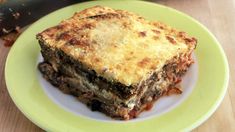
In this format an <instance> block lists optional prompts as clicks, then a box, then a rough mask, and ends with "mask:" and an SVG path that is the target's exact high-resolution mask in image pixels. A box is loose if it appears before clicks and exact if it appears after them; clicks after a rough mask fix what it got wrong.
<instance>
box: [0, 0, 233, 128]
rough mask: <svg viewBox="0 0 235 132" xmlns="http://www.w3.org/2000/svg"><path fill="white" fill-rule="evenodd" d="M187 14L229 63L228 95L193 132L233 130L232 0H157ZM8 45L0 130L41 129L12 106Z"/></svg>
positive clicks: (0, 58)
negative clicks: (206, 31)
mask: <svg viewBox="0 0 235 132" xmlns="http://www.w3.org/2000/svg"><path fill="white" fill-rule="evenodd" d="M155 2H157V3H160V4H163V5H167V6H169V7H172V8H175V9H178V10H180V11H182V12H185V13H187V14H189V15H190V16H192V17H194V18H196V19H197V20H198V21H200V22H201V23H202V24H204V25H205V26H206V27H207V28H208V29H209V30H210V31H211V32H212V33H213V34H214V35H215V36H216V37H217V38H218V40H219V42H220V43H221V45H222V46H223V48H224V51H225V53H226V55H227V58H228V61H229V66H230V81H229V87H228V91H227V94H226V96H225V98H224V100H223V102H222V104H221V105H220V106H219V108H218V109H217V110H216V112H215V113H214V114H213V115H212V116H211V117H210V118H209V119H208V120H207V121H206V122H205V123H203V124H202V125H201V126H199V127H198V128H196V129H195V130H194V131H195V132H197V131H198V132H205V131H206V132H211V131H212V132H216V131H218V132H220V131H224V132H230V131H235V0H156V1H155ZM9 49H10V48H9V47H4V46H3V45H2V44H0V78H1V80H0V131H1V132H8V131H10V132H11V131H12V132H13V131H19V132H21V131H27V132H30V131H38V132H40V131H43V130H42V129H40V128H39V127H37V126H36V125H34V124H33V123H32V122H30V121H29V120H28V119H27V118H26V117H25V116H24V115H23V114H22V113H21V112H20V111H19V110H18V109H17V108H16V106H15V105H14V103H13V102H12V100H11V98H10V97H9V94H8V92H7V89H6V84H5V79H4V64H5V60H6V57H7V53H8V51H9Z"/></svg>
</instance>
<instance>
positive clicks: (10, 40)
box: [1, 26, 21, 47]
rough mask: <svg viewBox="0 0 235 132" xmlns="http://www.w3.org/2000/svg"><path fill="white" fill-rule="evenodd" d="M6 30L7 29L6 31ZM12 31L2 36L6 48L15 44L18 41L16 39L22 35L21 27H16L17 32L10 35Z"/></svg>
mask: <svg viewBox="0 0 235 132" xmlns="http://www.w3.org/2000/svg"><path fill="white" fill-rule="evenodd" d="M5 30H6V29H5ZM9 32H10V31H7V30H6V32H5V33H7V34H6V35H4V36H1V39H2V40H3V44H4V46H6V47H10V46H12V45H13V44H14V42H15V41H16V39H17V38H18V37H19V35H20V34H21V30H20V27H19V26H16V27H15V30H14V31H13V32H11V33H9Z"/></svg>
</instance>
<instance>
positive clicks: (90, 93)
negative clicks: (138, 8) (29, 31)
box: [36, 6, 197, 120]
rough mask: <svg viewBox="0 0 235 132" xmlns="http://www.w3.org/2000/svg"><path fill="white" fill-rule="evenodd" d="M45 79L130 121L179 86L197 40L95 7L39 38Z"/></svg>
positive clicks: (94, 108) (133, 16)
mask: <svg viewBox="0 0 235 132" xmlns="http://www.w3.org/2000/svg"><path fill="white" fill-rule="evenodd" d="M36 38H37V39H38V41H39V45H40V47H41V53H42V56H43V58H44V60H43V62H41V63H39V65H38V68H39V70H40V71H41V73H42V75H43V77H44V78H45V79H46V80H48V81H49V82H50V83H51V84H52V85H54V86H55V87H57V88H58V89H60V90H61V91H63V92H64V93H66V94H71V95H73V96H76V97H77V98H78V100H80V101H81V102H83V103H84V104H86V105H87V106H88V107H89V108H90V109H91V110H92V111H100V112H102V113H105V114H106V115H108V116H110V117H113V118H115V119H121V120H129V119H132V118H136V117H138V115H139V114H140V113H141V112H143V111H146V110H150V109H151V108H152V106H153V104H154V102H155V101H156V100H158V99H159V98H161V97H162V96H171V95H172V94H181V93H182V91H181V89H179V87H178V85H179V83H180V82H181V80H182V79H181V78H182V76H183V75H184V74H185V73H186V72H187V70H188V68H189V67H190V66H191V65H192V64H193V59H192V56H191V55H192V52H193V51H194V49H195V48H196V44H197V40H196V39H195V38H194V37H191V36H189V35H188V34H187V33H185V32H182V31H179V30H177V29H174V28H172V27H170V26H168V25H166V24H163V23H161V22H159V21H149V20H147V19H145V18H143V17H142V16H139V15H137V14H134V13H132V12H129V11H125V10H117V9H112V8H109V7H103V6H95V7H91V8H87V9H85V10H83V11H81V12H76V13H75V14H74V15H73V16H72V17H71V18H68V19H66V20H63V21H61V22H60V23H59V24H58V25H56V26H54V27H49V28H47V29H45V30H44V31H42V32H40V33H38V34H37V36H36Z"/></svg>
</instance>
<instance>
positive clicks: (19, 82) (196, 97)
mask: <svg viewBox="0 0 235 132" xmlns="http://www.w3.org/2000/svg"><path fill="white" fill-rule="evenodd" d="M95 5H103V6H109V7H113V8H117V9H124V10H129V11H132V12H136V13H138V14H140V15H142V16H144V17H145V18H147V19H150V20H160V21H162V22H164V23H167V24H169V25H171V26H172V27H175V28H178V29H181V30H184V31H186V32H188V33H189V34H190V35H192V36H195V37H196V38H197V39H198V46H197V49H196V51H195V54H196V58H197V59H198V67H199V73H198V80H197V82H196V86H195V87H194V89H193V92H192V94H190V96H189V97H188V98H187V99H186V100H185V101H183V102H182V103H181V104H180V105H178V106H177V107H176V108H174V109H172V110H171V111H169V112H167V113H165V114H162V115H160V116H157V117H153V118H150V119H146V120H143V121H135V122H126V123H117V122H102V121H98V120H92V119H89V118H85V117H83V116H78V115H74V114H73V113H70V112H67V111H66V110H64V109H62V108H61V107H59V106H57V105H56V104H55V103H54V102H53V101H51V100H50V99H49V98H48V96H47V95H46V94H45V93H44V91H43V90H42V88H41V85H40V83H39V80H38V71H37V61H38V56H39V54H40V48H39V45H38V43H37V41H36V39H35V35H36V34H37V33H38V32H40V31H42V30H43V29H46V28H48V27H50V26H53V25H56V24H57V23H59V22H60V21H61V20H62V19H65V18H69V17H70V16H72V14H73V13H74V12H76V11H81V10H83V9H85V8H88V7H91V6H95ZM228 73H229V68H228V63H227V60H226V56H225V54H224V52H223V50H222V48H221V45H220V44H219V42H218V41H217V40H216V38H215V37H214V36H213V35H212V34H211V33H210V32H209V31H208V30H207V29H206V28H205V27H204V26H203V25H202V24H200V23H199V22H197V21H196V20H194V19H193V18H191V17H189V16H187V15H185V14H183V13H181V12H179V11H176V10H174V9H171V8H168V7H165V6H161V5H157V4H152V3H148V2H143V1H125V2H121V1H93V2H86V3H81V4H76V5H72V6H69V7H66V8H63V9H60V10H58V11H56V12H53V13H51V14H49V15H47V16H45V17H43V18H42V19H40V20H39V21H37V22H36V23H34V24H33V25H32V26H30V27H29V28H28V29H27V30H26V31H25V32H24V33H23V34H22V35H21V36H20V37H19V38H18V39H17V41H16V42H15V44H14V46H13V47H12V49H11V51H10V53H9V55H8V58H7V62H6V68H5V78H6V84H7V88H8V91H9V93H10V96H11V97H12V99H13V101H14V102H15V104H16V105H17V107H18V108H19V109H20V110H21V111H22V112H23V113H24V114H25V116H27V117H28V118H29V119H30V120H31V121H32V122H34V123H35V124H37V125H38V126H40V127H41V128H43V129H45V130H47V131H57V132H58V131H61V132H66V131H102V132H110V131H112V132H120V131H121V132H124V131H128V132H130V131H135V132H143V131H149V132H151V131H179V130H185V131H187V130H191V129H193V128H195V127H197V126H198V125H199V124H201V123H202V122H203V121H205V120H206V119H207V118H208V117H209V116H210V115H211V114H212V113H213V112H214V111H215V110H216V108H217V107H218V105H219V104H220V102H221V101H222V99H223V97H224V95H225V92H226V88H227V85H228V78H229V74H228Z"/></svg>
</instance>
